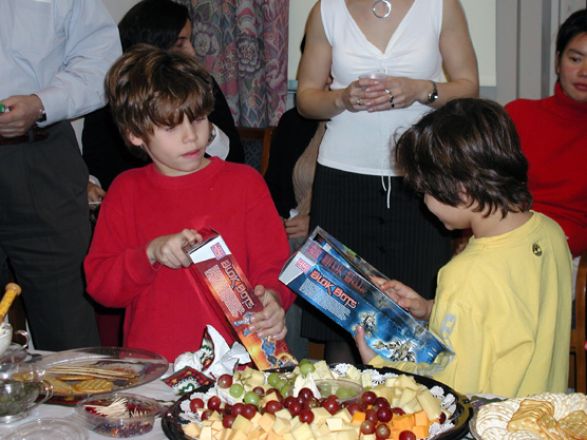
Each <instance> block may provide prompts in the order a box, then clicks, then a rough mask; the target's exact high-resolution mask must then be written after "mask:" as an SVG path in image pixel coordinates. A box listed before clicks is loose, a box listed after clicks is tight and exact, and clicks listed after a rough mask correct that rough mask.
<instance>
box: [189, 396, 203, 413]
mask: <svg viewBox="0 0 587 440" xmlns="http://www.w3.org/2000/svg"><path fill="white" fill-rule="evenodd" d="M201 408H204V401H203V400H202V399H200V398H199V397H196V398H195V399H192V400H190V410H191V411H192V412H193V413H196V412H198V410H199V409H201Z"/></svg>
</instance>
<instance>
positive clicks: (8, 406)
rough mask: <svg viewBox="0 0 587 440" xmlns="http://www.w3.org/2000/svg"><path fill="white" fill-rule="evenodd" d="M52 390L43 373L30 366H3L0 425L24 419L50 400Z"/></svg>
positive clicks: (0, 377)
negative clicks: (31, 411) (34, 409)
mask: <svg viewBox="0 0 587 440" xmlns="http://www.w3.org/2000/svg"><path fill="white" fill-rule="evenodd" d="M51 395H52V388H51V386H50V385H49V384H48V383H47V382H45V381H44V380H43V372H42V371H40V370H38V369H36V368H35V367H34V366H33V365H31V364H3V365H2V369H1V372H0V423H11V422H14V421H16V420H19V419H22V418H24V417H26V416H27V415H28V413H29V411H30V410H31V409H33V408H35V407H37V406H39V405H40V404H41V403H43V402H45V401H47V399H49V398H51Z"/></svg>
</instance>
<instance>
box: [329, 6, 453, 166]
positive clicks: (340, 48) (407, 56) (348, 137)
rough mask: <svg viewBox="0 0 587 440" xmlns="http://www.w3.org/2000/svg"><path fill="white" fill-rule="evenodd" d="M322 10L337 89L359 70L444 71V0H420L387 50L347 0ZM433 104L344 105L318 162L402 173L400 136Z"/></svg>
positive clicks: (417, 74)
mask: <svg viewBox="0 0 587 440" xmlns="http://www.w3.org/2000/svg"><path fill="white" fill-rule="evenodd" d="M321 13H322V24H323V26H324V31H325V33H326V38H327V39H328V42H329V43H330V45H331V46H332V68H331V75H332V78H333V82H332V85H331V88H332V89H342V88H345V87H347V86H348V85H349V84H350V83H351V82H352V81H354V80H356V79H357V78H358V77H359V75H362V74H365V73H368V72H373V71H380V72H383V73H385V74H387V75H393V76H405V77H409V78H414V79H431V80H438V79H439V78H440V77H441V74H442V69H441V66H442V57H441V54H440V49H439V38H440V31H441V27H442V0H414V3H413V5H412V6H411V8H410V9H409V10H408V12H407V14H406V16H405V17H404V18H403V20H402V21H401V23H400V24H399V26H398V28H397V29H396V31H395V32H394V34H393V35H392V37H391V39H390V40H389V42H388V44H387V48H386V49H385V51H384V52H381V50H379V49H378V48H377V47H376V46H374V45H373V44H372V43H370V42H369V41H368V40H367V38H366V37H365V35H364V34H363V32H362V31H361V29H360V28H359V26H358V25H357V23H356V22H355V21H354V19H353V17H352V16H351V14H350V12H349V10H348V9H347V6H346V3H345V0H322V1H321ZM392 13H393V12H392ZM430 110H431V108H430V107H429V106H426V105H423V104H420V103H418V102H415V103H414V104H412V105H411V106H410V107H408V108H403V109H394V110H389V111H382V112H374V113H368V112H366V111H361V112H358V113H351V112H349V111H344V112H342V113H341V114H339V115H337V116H334V117H333V118H332V119H331V120H330V121H329V122H328V123H327V130H326V134H325V135H324V139H323V140H322V143H321V144H320V153H319V155H318V162H319V163H320V164H322V165H324V166H327V167H330V168H335V169H339V170H343V171H349V172H354V173H360V174H368V175H376V176H393V175H396V172H395V170H394V164H393V159H392V158H393V155H392V154H391V152H392V146H393V144H394V137H395V136H396V135H397V134H398V133H399V134H401V133H402V132H403V131H404V130H406V129H407V128H409V127H410V126H411V125H412V124H413V123H415V122H416V121H418V120H419V119H420V117H421V116H422V115H423V114H424V113H426V112H428V111H430Z"/></svg>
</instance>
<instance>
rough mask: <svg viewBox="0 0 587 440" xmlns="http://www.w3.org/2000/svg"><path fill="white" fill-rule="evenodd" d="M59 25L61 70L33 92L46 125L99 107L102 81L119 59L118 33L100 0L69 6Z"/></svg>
mask: <svg viewBox="0 0 587 440" xmlns="http://www.w3.org/2000/svg"><path fill="white" fill-rule="evenodd" d="M65 19H66V21H65V23H63V28H64V29H63V31H64V32H65V34H66V39H65V53H64V59H63V65H62V68H61V69H60V70H59V71H58V72H57V73H56V74H55V76H54V77H53V80H52V81H51V83H50V84H49V85H48V86H47V87H44V88H42V89H41V90H38V91H36V92H35V94H36V95H37V96H38V97H39V98H40V99H41V101H42V102H43V106H44V108H45V112H46V113H47V120H46V121H45V122H44V123H43V124H39V125H49V124H52V123H54V122H58V121H61V120H64V119H71V118H74V117H77V116H81V115H84V114H86V113H89V112H91V111H92V110H95V109H97V108H98V107H101V106H103V105H104V104H105V103H106V101H105V95H104V77H105V75H106V72H107V71H108V69H109V68H110V66H111V65H112V63H113V62H114V61H115V60H116V58H118V56H120V54H121V46H120V38H119V35H118V29H117V27H116V24H115V23H114V21H113V20H112V17H110V14H109V13H108V11H107V10H106V8H105V7H104V5H103V4H102V2H101V1H100V0H83V1H74V2H71V12H70V13H69V14H67V16H66V18H65Z"/></svg>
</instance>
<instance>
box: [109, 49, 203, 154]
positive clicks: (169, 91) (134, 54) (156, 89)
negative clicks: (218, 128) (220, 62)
mask: <svg viewBox="0 0 587 440" xmlns="http://www.w3.org/2000/svg"><path fill="white" fill-rule="evenodd" d="M106 94H107V97H108V101H109V103H110V108H111V111H112V116H113V117H114V120H115V121H116V124H117V125H118V128H119V130H120V133H121V134H122V137H123V138H124V139H125V140H126V141H127V143H129V142H128V135H129V134H132V135H134V136H137V137H139V138H141V139H145V138H146V137H147V136H149V135H152V134H153V130H154V127H155V126H157V127H174V126H176V125H178V124H179V123H181V121H182V120H183V118H184V116H186V117H187V118H188V119H189V120H190V121H193V120H195V119H197V118H199V117H202V116H207V115H208V114H209V113H210V112H211V111H212V108H213V106H214V97H213V94H212V80H211V77H210V75H209V74H208V72H206V71H205V70H204V69H202V68H201V67H200V66H199V65H198V63H197V62H196V60H195V59H194V58H193V57H190V56H186V55H183V54H181V53H174V52H168V51H164V50H161V49H158V48H156V47H154V46H149V45H146V44H139V45H137V46H135V47H133V48H132V49H131V50H129V51H128V52H126V53H125V54H123V55H122V56H121V57H120V58H119V59H118V60H117V61H116V62H115V63H114V65H113V66H112V67H111V68H110V70H109V71H108V74H107V75H106Z"/></svg>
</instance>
